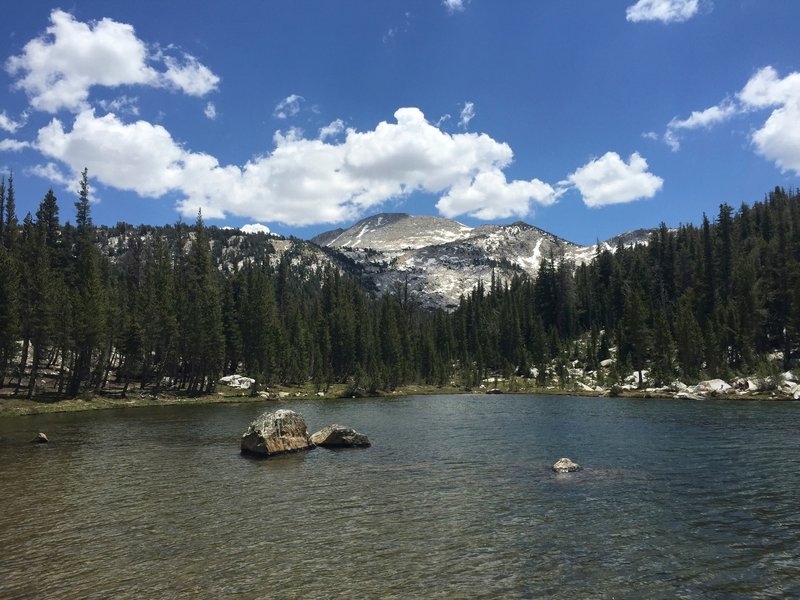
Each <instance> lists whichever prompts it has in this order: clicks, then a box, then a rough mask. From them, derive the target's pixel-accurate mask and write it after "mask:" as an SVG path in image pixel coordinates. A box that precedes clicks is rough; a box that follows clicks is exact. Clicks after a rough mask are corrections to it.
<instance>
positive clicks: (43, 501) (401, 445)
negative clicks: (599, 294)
mask: <svg viewBox="0 0 800 600" xmlns="http://www.w3.org/2000/svg"><path fill="white" fill-rule="evenodd" d="M278 407H281V408H291V409H294V410H297V411H299V412H301V413H303V414H304V415H305V417H306V421H307V422H308V426H309V429H310V430H312V431H313V430H316V429H319V428H321V427H322V426H323V425H325V424H328V423H331V422H337V423H342V424H347V425H350V426H353V427H355V428H356V429H358V430H360V431H363V432H364V433H367V434H368V435H369V436H370V438H371V440H372V441H373V444H374V445H373V447H372V448H370V449H367V450H342V451H330V450H323V449H316V450H313V451H311V452H308V453H305V454H296V455H290V456H286V457H281V458H276V459H270V460H254V459H248V458H244V457H242V456H240V455H239V436H240V435H241V434H242V432H243V431H244V430H245V428H246V427H247V424H248V423H249V422H250V420H252V419H253V418H254V417H256V416H257V415H258V414H260V413H261V412H263V411H265V410H267V409H270V410H274V409H276V408H278ZM38 431H44V432H46V433H47V435H48V436H49V437H50V439H51V441H52V443H50V444H47V445H34V444H30V443H29V441H30V439H32V438H33V436H34V435H35V433H37V432H38ZM561 456H569V457H571V458H573V459H574V460H576V461H577V462H579V463H581V464H582V465H584V467H585V468H586V469H585V471H583V472H581V473H578V474H572V475H554V474H553V473H551V472H550V471H549V465H550V464H552V463H553V462H554V461H555V460H556V459H558V458H560V457H561ZM798 596H800V405H799V404H797V403H746V402H711V401H709V402H689V401H661V400H648V401H635V400H634V401H632V400H621V399H620V400H613V399H602V400H601V399H594V398H567V397H545V396H474V395H470V396H441V397H436V396H433V397H430V396H429V397H412V398H405V399H392V400H346V401H315V402H283V403H281V404H280V405H278V404H274V403H273V404H262V405H258V404H243V405H234V406H231V405H219V406H208V405H207V406H195V407H191V406H185V407H163V408H156V409H131V410H118V411H96V412H91V413H75V414H62V415H42V416H37V417H24V418H13V419H5V420H0V597H3V598H6V597H9V598H14V597H22V598H27V597H47V598H111V597H114V598H125V597H129V598H143V597H147V598H161V597H170V598H171V597H178V598H183V597H186V598H189V597H209V598H221V597H229V598H230V597H240V598H256V597H275V598H283V597H286V598H299V597H304V598H321V597H326V598H331V597H348V598H352V597H367V598H376V597H397V598H409V597H411V598H422V597H425V598H431V597H433V598H436V597H442V598H444V597H447V598H452V597H470V598H476V597H486V598H489V597H491V598H494V597H562V598H581V597H609V598H610V597H647V598H653V597H670V598H671V597H692V598H695V597H726V598H727V597H742V598H753V597H798Z"/></svg>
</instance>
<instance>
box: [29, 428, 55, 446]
mask: <svg viewBox="0 0 800 600" xmlns="http://www.w3.org/2000/svg"><path fill="white" fill-rule="evenodd" d="M49 442H50V440H48V439H47V436H46V435H45V434H43V433H42V432H41V431H40V432H39V433H38V434H37V436H36V437H35V438H34V439H32V440H31V443H32V444H47V443H49Z"/></svg>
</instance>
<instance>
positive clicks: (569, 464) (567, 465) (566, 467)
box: [552, 458, 583, 473]
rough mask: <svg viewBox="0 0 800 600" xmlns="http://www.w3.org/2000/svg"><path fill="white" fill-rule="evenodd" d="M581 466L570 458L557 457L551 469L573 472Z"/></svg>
mask: <svg viewBox="0 0 800 600" xmlns="http://www.w3.org/2000/svg"><path fill="white" fill-rule="evenodd" d="M582 468H583V467H581V466H580V465H579V464H578V463H576V462H573V461H572V459H570V458H559V459H558V460H557V461H556V462H555V464H553V466H552V469H553V471H555V472H556V473H574V472H575V471H580V470H581V469H582Z"/></svg>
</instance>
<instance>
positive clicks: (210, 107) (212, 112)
mask: <svg viewBox="0 0 800 600" xmlns="http://www.w3.org/2000/svg"><path fill="white" fill-rule="evenodd" d="M203 113H204V114H205V115H206V117H208V118H209V119H211V120H212V121H213V120H214V119H216V118H217V107H216V106H215V105H214V103H213V102H209V103H208V104H206V107H205V109H204V110H203Z"/></svg>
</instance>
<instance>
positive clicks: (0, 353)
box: [0, 244, 19, 388]
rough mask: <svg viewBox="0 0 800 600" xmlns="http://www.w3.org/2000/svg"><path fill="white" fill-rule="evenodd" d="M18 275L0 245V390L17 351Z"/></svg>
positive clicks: (14, 265)
mask: <svg viewBox="0 0 800 600" xmlns="http://www.w3.org/2000/svg"><path fill="white" fill-rule="evenodd" d="M18 297H19V275H18V273H17V266H16V262H15V261H14V259H13V257H12V256H11V255H10V254H9V253H8V251H7V250H6V247H5V246H4V245H3V244H0V388H2V387H3V382H4V381H5V376H6V372H7V370H8V366H9V364H10V363H11V361H12V360H13V359H14V356H15V355H16V350H17V339H18V336H19V317H18V314H17V307H18V301H17V299H18Z"/></svg>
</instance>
